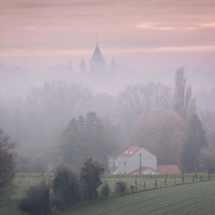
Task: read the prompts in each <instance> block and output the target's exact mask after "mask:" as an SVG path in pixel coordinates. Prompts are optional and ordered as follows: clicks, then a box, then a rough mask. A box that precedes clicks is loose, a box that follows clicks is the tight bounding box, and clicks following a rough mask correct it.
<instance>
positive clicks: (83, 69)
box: [80, 58, 86, 72]
mask: <svg viewBox="0 0 215 215" xmlns="http://www.w3.org/2000/svg"><path fill="white" fill-rule="evenodd" d="M80 72H86V63H85V61H84V59H83V58H82V60H81V63H80Z"/></svg>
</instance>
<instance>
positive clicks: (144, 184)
mask: <svg viewBox="0 0 215 215" xmlns="http://www.w3.org/2000/svg"><path fill="white" fill-rule="evenodd" d="M145 188H146V183H145V181H144V190H145Z"/></svg>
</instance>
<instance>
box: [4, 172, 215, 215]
mask: <svg viewBox="0 0 215 215" xmlns="http://www.w3.org/2000/svg"><path fill="white" fill-rule="evenodd" d="M202 176H203V177H202V178H201V177H200V175H199V176H198V177H197V178H196V177H194V181H193V175H184V183H183V179H182V176H181V175H178V176H173V175H169V176H168V177H167V179H166V185H165V175H152V176H150V175H115V176H113V175H105V176H103V177H102V181H103V182H107V183H108V184H109V185H110V188H111V194H110V197H108V198H107V199H105V200H99V201H96V202H91V203H83V204H80V205H77V206H74V207H72V208H70V209H69V210H67V211H64V212H62V214H63V215H70V214H92V215H94V214H95V215H96V214H117V215H118V214H135V215H136V214H215V206H213V204H214V202H215V180H214V179H215V175H211V178H210V181H208V176H207V175H202ZM53 178H54V175H53V174H45V175H44V179H45V181H46V182H47V183H49V184H51V183H52V181H53ZM156 179H157V186H156V188H155V181H156ZM40 180H41V175H40V174H31V175H30V174H17V175H16V178H15V180H14V183H15V185H16V187H17V188H16V190H15V193H14V194H13V195H12V196H11V198H10V199H7V200H4V201H3V202H1V204H0V214H1V215H24V214H26V213H23V212H21V211H19V209H18V204H19V202H20V199H21V198H22V197H23V196H24V194H25V191H26V190H27V188H28V187H29V186H32V185H35V184H37V183H38V182H39V181H40ZM115 181H125V182H126V183H127V185H128V191H127V192H128V193H127V194H126V195H124V196H117V194H116V193H115V188H114V187H115V186H114V185H115ZM135 181H136V182H135ZM144 183H145V187H144ZM131 185H133V186H134V191H135V192H134V193H131V191H130V190H129V187H130V186H131ZM136 185H137V192H136ZM100 190H101V187H99V188H98V192H99V193H100ZM206 209H207V212H206V213H204V211H205V210H206ZM197 212H198V213H197Z"/></svg>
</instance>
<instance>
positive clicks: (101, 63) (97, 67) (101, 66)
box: [80, 42, 117, 73]
mask: <svg viewBox="0 0 215 215" xmlns="http://www.w3.org/2000/svg"><path fill="white" fill-rule="evenodd" d="M116 70H117V65H116V63H115V60H114V59H113V60H112V62H111V65H110V66H109V67H107V66H106V63H105V59H104V57H103V55H102V53H101V51H100V49H99V46H98V42H97V44H96V48H95V51H94V53H93V56H92V58H91V60H90V73H104V72H116ZM80 72H81V73H83V72H87V70H86V63H85V61H84V59H83V58H82V60H81V63H80Z"/></svg>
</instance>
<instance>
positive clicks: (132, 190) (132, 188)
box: [130, 185, 134, 193]
mask: <svg viewBox="0 0 215 215" xmlns="http://www.w3.org/2000/svg"><path fill="white" fill-rule="evenodd" d="M130 190H131V192H132V193H133V192H134V186H133V185H131V186H130Z"/></svg>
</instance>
